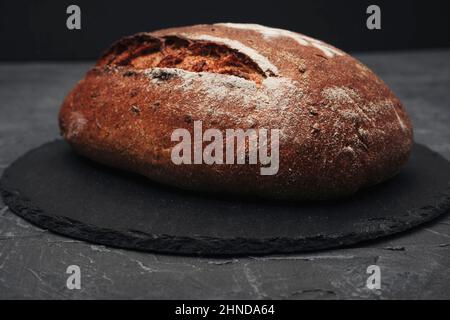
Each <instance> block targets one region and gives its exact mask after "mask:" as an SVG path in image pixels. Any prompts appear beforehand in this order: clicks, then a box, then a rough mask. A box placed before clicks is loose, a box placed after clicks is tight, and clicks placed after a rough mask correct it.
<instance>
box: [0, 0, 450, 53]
mask: <svg viewBox="0 0 450 320" xmlns="http://www.w3.org/2000/svg"><path fill="white" fill-rule="evenodd" d="M448 2H449V1H439V0H430V1H417V0H409V1H407V0H400V1H399V0H396V1H393V0H391V1H373V0H372V1H366V0H345V1H326V0H314V1H301V0H277V1H266V0H259V1H248V0H226V1H224V0H222V1H217V0H189V1H186V0H185V1H181V0H180V1H175V0H160V1H138V0H126V1H106V0H96V1H95V0H70V1H68V0H59V1H56V0H55V1H49V0H39V1H38V0H36V1H5V0H0V37H1V44H2V45H1V48H2V50H0V60H50V59H56V60H73V59H92V58H96V57H98V56H99V54H100V53H101V52H102V51H103V50H104V49H105V48H107V47H108V46H109V45H110V44H111V43H112V42H113V41H115V40H117V39H118V38H119V37H121V36H125V35H129V34H132V33H135V32H138V31H151V30H155V29H159V28H165V27H171V26H182V25H190V24H197V23H214V22H251V23H260V24H264V25H268V26H272V27H279V28H284V29H289V30H293V31H299V32H301V33H304V34H306V35H310V36H313V37H316V38H319V39H321V40H324V41H326V42H330V43H331V44H334V45H335V46H337V47H339V48H341V49H343V50H346V51H372V50H405V49H417V48H436V47H450V19H449V17H448V16H449V10H448V9H447V8H448V7H449V5H448V4H447V3H448ZM70 4H77V5H78V6H80V8H81V25H82V29H81V30H73V31H71V30H68V29H67V28H66V19H67V17H68V15H67V14H66V8H67V7H68V6H69V5H70ZM370 4H377V5H379V6H380V7H381V12H382V30H374V31H371V30H368V29H367V28H366V19H367V17H368V15H367V14H366V8H367V7H368V6H369V5H370Z"/></svg>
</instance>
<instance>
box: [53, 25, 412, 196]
mask: <svg viewBox="0 0 450 320" xmlns="http://www.w3.org/2000/svg"><path fill="white" fill-rule="evenodd" d="M197 120H201V121H202V122H203V129H204V130H206V129H208V128H217V129H221V130H225V129H243V130H246V129H249V128H255V129H258V128H266V129H281V135H280V147H279V154H280V155H279V158H280V164H279V171H278V173H277V174H276V175H273V176H262V175H260V171H259V169H260V166H258V165H248V164H247V165H206V164H202V165H175V164H173V163H172V161H171V150H172V147H173V146H174V145H175V144H176V143H175V142H172V141H171V134H172V132H173V131H174V130H175V129H178V128H186V129H188V130H189V131H191V132H192V130H193V122H194V121H197ZM59 121H60V128H61V132H62V135H63V136H64V138H65V139H66V140H67V141H68V142H69V143H70V144H71V145H72V146H73V148H74V149H75V150H76V151H77V152H79V153H80V154H82V155H85V156H87V157H89V158H91V159H93V160H95V161H98V162H101V163H104V164H106V165H110V166H113V167H118V168H121V169H125V170H129V171H134V172H137V173H139V174H142V175H145V176H147V177H148V178H150V179H152V180H155V181H159V182H162V183H166V184H170V185H174V186H178V187H181V188H184V189H189V190H199V191H208V192H210V191H212V192H222V193H237V194H241V195H257V196H262V197H270V198H285V199H296V200H311V199H329V198H335V197H339V196H344V195H349V194H352V193H354V192H356V191H357V190H359V189H360V188H363V187H366V186H370V185H374V184H377V183H379V182H381V181H384V180H386V179H388V178H389V177H391V176H393V175H394V174H396V173H397V172H398V171H399V169H400V167H401V166H402V165H403V164H404V163H405V162H406V161H407V159H408V156H409V153H410V151H411V147H412V127H411V122H410V120H409V118H408V115H407V114H406V112H405V110H404V108H403V107H402V104H401V102H400V101H399V100H398V99H397V97H395V95H394V94H393V93H392V91H391V90H390V89H389V88H388V87H387V86H386V85H385V84H384V83H383V81H382V80H380V79H379V78H378V77H377V76H376V75H375V74H374V73H373V72H371V71H370V70H369V69H368V68H367V67H366V66H364V65H363V64H361V63H360V62H358V61H357V60H355V59H354V58H352V57H350V56H349V55H347V54H345V53H343V52H342V51H340V50H338V49H336V48H334V47H332V46H330V45H327V44H325V43H323V42H320V41H318V40H314V39H311V38H309V37H306V36H303V35H300V34H297V33H293V32H289V31H285V30H280V29H273V28H267V27H263V26H259V25H246V24H215V25H196V26H190V27H183V28H173V29H166V30H160V31H156V32H151V33H141V34H137V35H135V36H131V37H128V38H125V39H122V40H120V41H119V42H117V43H116V44H114V45H113V46H112V47H111V48H110V49H109V50H108V51H107V52H106V53H105V54H104V55H103V56H102V57H101V58H100V59H99V61H98V62H97V65H96V66H95V67H93V68H92V69H91V70H90V71H89V72H88V73H87V75H86V76H85V78H84V79H82V80H81V81H80V82H79V83H78V84H77V86H76V87H75V88H74V89H73V90H72V91H71V92H70V93H69V95H68V96H67V97H66V99H65V100H64V103H63V104H62V107H61V110H60V114H59Z"/></svg>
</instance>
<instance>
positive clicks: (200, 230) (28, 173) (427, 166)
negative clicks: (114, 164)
mask: <svg viewBox="0 0 450 320" xmlns="http://www.w3.org/2000/svg"><path fill="white" fill-rule="evenodd" d="M449 186H450V163H449V162H448V161H447V160H445V159H444V158H442V157H441V156H439V155H438V154H436V153H434V152H432V151H431V150H429V149H428V148H426V147H424V146H421V145H415V147H414V150H413V153H412V156H411V159H410V161H409V162H408V164H407V165H406V167H405V168H403V170H402V171H401V172H400V174H399V175H397V176H396V177H395V178H393V179H391V180H390V181H388V182H386V183H383V184H381V185H378V186H376V187H373V188H370V189H366V190H364V191H361V192H359V193H357V194H356V195H354V196H352V197H349V198H346V199H342V200H339V201H329V202H320V203H295V202H280V201H268V200H258V199H242V198H232V197H214V196H212V195H206V194H196V193H192V192H187V191H183V190H178V189H175V188H171V187H167V186H163V185H160V184H157V183H153V182H151V181H149V180H147V179H145V178H142V177H140V176H137V175H134V174H129V173H126V172H122V171H118V170H114V169H111V168H107V167H104V166H101V165H99V164H96V163H94V162H91V161H89V160H87V159H84V158H82V157H79V156H77V155H75V154H74V153H73V152H72V151H71V150H70V148H69V146H68V145H67V144H66V143H65V142H63V141H54V142H50V143H47V144H45V145H43V146H41V147H39V148H37V149H34V150H32V151H30V152H28V153H27V154H25V155H24V156H22V157H21V158H19V159H18V160H16V162H14V163H13V164H12V165H11V166H10V167H9V168H7V169H6V170H5V172H4V174H3V177H2V178H1V190H2V195H3V198H4V200H5V203H6V204H7V205H8V206H9V207H10V209H11V210H12V211H13V212H15V213H16V214H18V215H19V216H21V217H23V218H24V219H26V220H28V221H30V222H32V223H34V224H35V225H37V226H40V227H42V228H45V229H49V230H51V231H53V232H56V233H59V234H62V235H66V236H69V237H72V238H76V239H82V240H86V241H90V242H92V243H98V244H104V245H110V246H115V247H121V248H128V249H136V250H144V251H152V252H161V253H173V254H195V255H209V256H211V255H217V256H220V255H223V256H225V255H260V254H272V253H291V252H300V251H310V250H316V249H325V248H332V247H340V246H344V245H349V244H354V243H357V242H359V241H363V240H369V239H375V238H378V237H382V236H386V235H390V234H394V233H397V232H401V231H404V230H407V229H409V228H412V227H414V226H417V225H418V224H420V223H423V222H426V221H429V220H431V219H433V218H436V217H437V216H438V215H440V214H442V213H445V212H446V211H447V210H448V209H449V208H450V188H449Z"/></svg>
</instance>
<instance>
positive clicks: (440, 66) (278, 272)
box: [0, 50, 450, 299]
mask: <svg viewBox="0 0 450 320" xmlns="http://www.w3.org/2000/svg"><path fill="white" fill-rule="evenodd" d="M358 57H359V58H360V59H361V60H362V61H363V62H365V63H366V64H368V65H369V66H370V67H371V68H373V69H374V70H375V71H376V72H377V73H378V74H379V75H380V76H381V77H382V78H383V79H384V80H385V81H386V82H387V83H388V84H389V85H390V86H391V87H392V88H393V90H394V91H395V92H396V93H397V94H398V96H399V97H400V98H401V99H402V101H403V102H404V103H405V105H406V107H407V110H408V111H409V113H410V114H411V116H412V119H413V123H414V126H415V139H416V141H417V142H419V143H423V144H425V145H427V146H429V147H430V148H431V149H433V150H435V151H437V152H439V153H441V154H442V155H444V156H445V157H446V158H447V159H450V128H449V123H450V109H449V108H450V94H449V90H448V88H449V87H450V50H446V51H424V52H414V53H392V54H388V53H383V54H365V55H359V56H358ZM88 66H89V64H87V63H66V64H53V63H41V64H35V63H32V64H0V115H1V116H0V171H2V170H3V169H4V168H5V167H7V166H8V165H9V164H10V163H11V162H12V161H14V160H15V159H16V158H17V157H18V156H20V155H22V154H23V153H25V152H26V151H27V150H29V149H31V148H34V147H37V146H39V145H41V144H42V143H44V142H47V141H49V140H53V139H54V138H56V137H58V129H57V124H56V121H55V119H56V113H57V110H58V107H59V104H60V102H61V101H62V99H63V98H64V96H65V94H66V93H67V91H68V90H69V89H70V88H71V87H72V86H73V85H74V84H75V83H76V81H77V80H78V79H80V78H81V77H82V75H83V73H84V72H85V71H86V69H87V68H88ZM44 187H45V186H42V185H38V186H36V188H44ZM0 201H1V200H0ZM0 208H1V209H0V298H39V299H44V298H46V299H60V298H85V299H86V298H87V299H91V298H107V299H113V298H153V299H163V298H168V299H182V298H185V299H190V298H207V299H222V298H231V299H233V298H235V299H241V298H249V299H253V298H274V299H277V298H286V299H300V298H306V299H314V298H326V299H342V298H371V299H380V298H381V299H389V298H400V299H401V298H420V299H431V298H437V299H449V298H450V281H449V280H450V215H449V214H447V215H446V216H445V217H443V218H442V219H440V220H438V221H437V222H434V223H430V224H428V225H426V226H424V227H422V228H419V229H416V230H413V231H411V232H407V233H405V234H402V235H400V236H395V237H390V238H388V239H384V240H381V241H376V242H371V243H366V244H364V245H361V246H355V247H353V248H347V249H340V250H329V251H321V252H316V253H309V254H296V255H279V256H270V257H245V258H243V257H240V258H236V259H207V258H192V257H179V256H169V255H157V254H148V253H138V252H132V251H127V250H118V249H110V248H106V247H103V246H96V245H90V244H87V243H85V242H82V241H76V240H71V239H68V238H65V237H61V236H57V235H54V234H51V233H49V232H46V231H43V230H41V229H38V228H35V227H33V226H31V225H30V224H29V223H27V222H25V221H24V220H22V219H21V218H19V217H17V216H16V215H14V214H12V213H11V212H10V211H9V210H8V208H7V207H5V206H4V204H3V203H1V202H0ZM371 264H377V265H378V266H380V268H381V290H369V289H367V288H366V285H365V284H366V279H367V277H368V274H366V269H367V267H368V266H369V265H371ZM69 265H78V266H79V267H80V268H81V274H82V278H81V290H68V289H67V288H66V279H67V276H68V275H67V274H66V273H65V272H66V268H67V267H68V266H69Z"/></svg>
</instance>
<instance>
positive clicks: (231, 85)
mask: <svg viewBox="0 0 450 320" xmlns="http://www.w3.org/2000/svg"><path fill="white" fill-rule="evenodd" d="M144 73H145V74H146V75H147V76H148V77H149V78H150V79H151V81H152V83H155V84H160V85H164V84H165V83H166V82H167V81H166V80H161V79H167V78H168V77H169V78H178V79H181V81H182V83H181V84H180V85H179V86H180V88H181V89H182V90H190V91H194V92H195V91H196V92H197V93H198V96H205V97H206V98H207V99H210V100H211V101H212V102H218V101H221V100H224V99H226V100H235V101H236V102H235V103H236V104H237V105H240V104H241V105H242V106H243V107H255V108H277V109H278V110H285V109H287V108H289V106H290V105H291V104H292V99H298V98H301V97H302V96H303V92H302V91H301V90H300V89H299V87H298V85H296V84H295V82H294V81H293V80H291V79H287V78H282V77H270V78H266V79H264V81H263V82H262V84H261V85H257V84H256V83H255V82H253V81H250V80H246V79H243V78H240V77H236V76H233V75H224V74H218V73H210V72H192V71H187V70H183V69H177V68H152V69H148V70H145V71H144ZM161 74H164V75H165V76H164V77H161ZM168 85H171V84H168Z"/></svg>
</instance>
